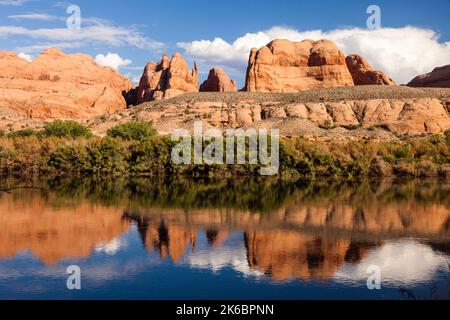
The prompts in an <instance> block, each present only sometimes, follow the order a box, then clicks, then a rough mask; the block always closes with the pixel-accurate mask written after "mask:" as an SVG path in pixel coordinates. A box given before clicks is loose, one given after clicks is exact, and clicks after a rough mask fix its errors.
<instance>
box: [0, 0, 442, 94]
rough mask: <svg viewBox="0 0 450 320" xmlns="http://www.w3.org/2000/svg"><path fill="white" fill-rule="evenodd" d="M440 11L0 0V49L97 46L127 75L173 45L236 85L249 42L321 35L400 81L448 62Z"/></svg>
mask: <svg viewBox="0 0 450 320" xmlns="http://www.w3.org/2000/svg"><path fill="white" fill-rule="evenodd" d="M70 4H76V5H78V6H79V7H80V9H81V17H82V19H83V20H82V30H81V31H80V32H78V31H76V32H69V31H68V30H67V28H66V18H67V17H68V16H69V15H68V14H67V13H66V9H67V7H68V6H69V5H70ZM371 4H376V5H378V6H379V7H380V9H381V24H382V28H381V29H379V30H375V31H373V30H368V29H367V25H366V21H367V18H368V17H369V15H368V14H367V13H366V10H367V7H368V6H369V5H371ZM449 14H450V0H429V1H420V2H419V1H392V0H391V1H325V0H323V1H320V3H314V2H312V1H295V0H278V1H272V0H259V1H255V0H253V1H250V0H239V1H238V0H235V1H233V0H229V1H220V2H219V1H207V0H191V1H187V0H183V1H182V0H173V1H156V0H155V1H152V0H147V1H144V0H127V1H118V0H109V1H107V0H95V1H92V0H91V1H86V0H79V1H76V2H64V1H38V0H0V18H1V23H0V43H1V46H0V49H1V50H12V51H16V52H18V53H22V55H23V56H26V55H29V56H30V57H31V58H32V57H35V56H36V55H37V54H38V53H39V52H40V51H41V50H42V49H43V48H44V47H46V46H57V47H60V48H62V49H63V50H64V51H66V52H79V51H82V52H86V53H88V54H90V55H92V56H93V57H96V56H97V55H98V54H103V55H105V57H103V59H101V57H100V59H99V60H98V61H103V62H102V63H104V64H108V61H110V60H112V62H111V63H112V65H114V67H115V68H118V69H119V71H120V72H121V73H123V74H125V75H127V76H129V77H130V78H131V79H134V80H135V79H136V78H138V77H139V75H140V74H141V72H142V68H143V67H144V65H145V64H146V62H148V61H149V60H159V59H160V57H161V55H162V53H163V52H164V51H166V52H168V53H169V54H173V53H174V52H175V51H179V52H181V53H182V54H183V55H184V56H185V57H186V59H187V60H188V62H189V63H190V64H191V65H192V62H193V61H194V60H196V61H198V62H199V65H200V71H201V72H202V75H201V77H202V78H204V77H205V76H206V73H207V71H208V70H209V68H210V67H212V66H216V65H217V66H221V67H224V68H225V69H226V70H227V71H228V73H230V75H231V76H232V77H233V78H235V79H237V80H238V81H239V82H240V84H241V85H242V83H243V78H244V72H245V63H246V58H247V56H248V51H249V49H250V48H251V47H252V46H256V47H259V46H262V45H264V44H265V43H266V42H268V41H270V40H271V39H273V38H280V37H281V38H288V39H291V40H302V39H303V38H313V39H314V38H317V39H318V38H323V37H326V38H331V39H332V40H334V41H335V42H336V43H337V44H338V46H339V47H340V48H341V50H343V51H344V52H345V53H350V51H352V52H357V53H360V54H362V55H364V56H365V57H366V58H367V59H368V60H369V62H370V63H372V64H373V65H374V66H375V67H376V68H379V69H382V70H383V71H385V72H388V73H390V75H391V76H392V77H394V79H396V80H397V81H399V82H404V81H407V80H408V79H409V78H410V77H412V76H413V75H416V74H417V73H421V72H428V71H431V70H429V69H430V68H431V69H432V68H433V67H434V66H437V65H442V64H448V63H450V23H449V18H448V17H449ZM77 32H78V33H77ZM108 53H111V54H117V55H118V56H119V58H118V57H117V56H112V55H110V56H106V55H107V54H108ZM27 57H28V56H27Z"/></svg>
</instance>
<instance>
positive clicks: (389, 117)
mask: <svg viewBox="0 0 450 320" xmlns="http://www.w3.org/2000/svg"><path fill="white" fill-rule="evenodd" d="M448 103H450V100H445V101H444V100H441V99H437V98H408V99H369V100H344V101H329V102H328V101H323V102H295V101H291V102H276V101H274V102H259V101H236V102H233V101H230V102H217V101H199V102H195V101H193V102H189V103H185V102H183V101H177V102H171V101H167V104H164V105H158V104H155V105H151V106H146V108H145V109H144V110H142V111H140V112H137V113H134V116H136V117H137V118H138V119H141V120H144V121H151V122H153V125H154V126H155V128H156V129H157V130H158V131H159V132H160V133H161V134H170V132H171V131H172V130H173V129H176V128H186V129H188V130H191V129H192V128H193V125H192V124H193V122H194V121H195V120H197V119H202V120H203V122H204V123H205V126H206V125H208V126H211V127H216V128H221V129H229V128H232V129H236V128H241V127H257V128H267V129H270V128H274V129H275V128H276V129H280V133H281V134H282V135H287V136H304V137H309V136H311V137H320V136H333V134H332V133H333V132H336V133H339V134H344V135H345V136H347V135H349V136H351V135H355V134H362V135H364V137H368V138H369V137H372V135H374V134H383V135H386V134H388V133H389V132H390V133H395V134H408V135H418V134H423V133H432V134H438V133H442V132H444V131H445V130H448V129H450V116H449V114H448V112H447V110H446V106H447V104H448ZM111 125H114V123H111ZM358 128H360V130H355V129H358ZM376 128H378V129H379V130H378V131H376V130H374V129H376ZM375 131H376V132H377V133H375ZM343 138H345V137H344V136H343Z"/></svg>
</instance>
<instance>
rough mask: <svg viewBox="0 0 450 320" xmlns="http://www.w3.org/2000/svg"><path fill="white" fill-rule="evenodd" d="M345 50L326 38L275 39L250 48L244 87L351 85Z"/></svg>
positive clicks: (262, 89)
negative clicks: (299, 40) (259, 46)
mask: <svg viewBox="0 0 450 320" xmlns="http://www.w3.org/2000/svg"><path fill="white" fill-rule="evenodd" d="M353 85H354V83H353V79H352V76H351V74H350V72H349V71H348V68H347V65H346V62H345V56H344V54H343V53H342V52H341V51H340V50H339V49H338V48H337V47H336V45H335V44H334V43H333V42H331V41H329V40H320V41H311V40H304V41H302V42H291V41H288V40H274V41H272V42H270V43H269V44H268V45H266V46H264V47H262V48H261V49H259V50H257V49H252V51H251V53H250V58H249V65H248V69H247V78H246V86H245V88H246V91H250V92H298V91H304V90H309V89H316V88H330V87H341V86H353Z"/></svg>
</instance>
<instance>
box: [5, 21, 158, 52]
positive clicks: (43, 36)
mask: <svg viewBox="0 0 450 320" xmlns="http://www.w3.org/2000/svg"><path fill="white" fill-rule="evenodd" d="M83 22H86V20H83ZM88 22H90V23H93V24H92V25H88V26H84V27H82V28H81V29H80V30H73V29H68V28H41V29H28V28H24V27H17V26H0V38H14V40H17V39H18V38H24V39H26V38H28V39H32V40H37V41H38V42H37V43H33V44H32V45H31V46H23V47H21V49H23V51H26V52H33V51H31V50H33V49H36V48H38V47H42V46H43V43H45V45H46V46H52V47H58V45H59V44H60V43H62V44H65V45H66V47H67V46H69V45H71V47H77V48H80V47H85V46H90V45H98V46H102V47H104V46H110V47H121V46H132V47H137V48H139V49H145V50H156V49H160V48H161V47H162V46H163V44H162V43H160V42H157V41H155V40H152V39H149V38H147V37H146V36H144V35H143V34H142V33H141V32H139V31H137V30H136V29H135V28H133V27H122V26H114V25H106V24H102V23H101V21H99V20H95V21H94V20H92V19H91V20H88ZM16 50H17V51H19V48H16Z"/></svg>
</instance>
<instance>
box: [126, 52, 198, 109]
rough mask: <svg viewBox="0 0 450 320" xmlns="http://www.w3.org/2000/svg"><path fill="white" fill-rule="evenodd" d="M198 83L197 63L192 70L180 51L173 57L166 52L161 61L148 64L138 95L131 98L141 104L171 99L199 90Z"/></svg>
mask: <svg viewBox="0 0 450 320" xmlns="http://www.w3.org/2000/svg"><path fill="white" fill-rule="evenodd" d="M198 85H199V83H198V69H197V64H194V69H193V70H192V71H190V70H189V66H188V64H187V62H186V60H184V58H183V57H182V56H181V55H180V54H179V53H175V55H174V56H173V57H172V59H170V58H169V56H168V55H167V54H164V55H163V57H162V59H161V61H160V62H158V63H156V62H149V63H148V64H147V66H146V67H145V69H144V73H143V74H142V77H141V80H140V82H139V87H138V88H137V90H136V91H137V92H136V94H137V97H136V98H135V99H133V98H130V101H136V103H137V104H141V103H143V102H146V101H152V100H161V99H169V98H172V97H175V96H177V95H180V94H183V93H187V92H198Z"/></svg>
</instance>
